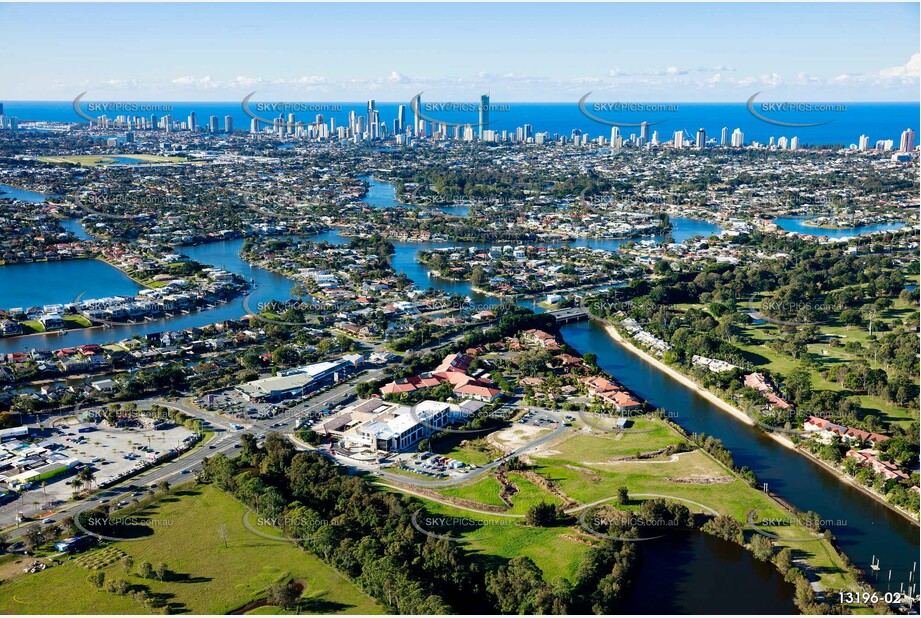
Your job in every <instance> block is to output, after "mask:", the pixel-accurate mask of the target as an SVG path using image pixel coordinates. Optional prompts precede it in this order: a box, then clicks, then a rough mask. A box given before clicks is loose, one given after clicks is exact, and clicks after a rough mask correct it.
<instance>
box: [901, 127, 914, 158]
mask: <svg viewBox="0 0 921 618" xmlns="http://www.w3.org/2000/svg"><path fill="white" fill-rule="evenodd" d="M914 149H915V130H914V129H905V130H904V131H902V139H901V140H900V141H899V150H901V151H902V152H911V151H913V150H914Z"/></svg>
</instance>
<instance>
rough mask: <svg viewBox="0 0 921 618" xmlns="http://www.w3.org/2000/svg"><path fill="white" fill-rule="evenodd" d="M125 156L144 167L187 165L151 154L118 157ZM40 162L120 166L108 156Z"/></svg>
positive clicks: (50, 159) (78, 156) (85, 165)
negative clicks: (150, 165) (145, 165)
mask: <svg viewBox="0 0 921 618" xmlns="http://www.w3.org/2000/svg"><path fill="white" fill-rule="evenodd" d="M118 156H124V157H127V158H129V159H136V161H132V162H131V165H144V164H155V163H185V161H186V160H187V159H186V158H185V157H162V156H160V155H149V154H125V155H118ZM38 160H39V161H42V162H43V163H66V164H73V163H76V164H77V165H80V166H83V167H101V166H106V165H113V164H118V160H117V159H113V158H112V157H110V156H107V155H68V156H62V157H39V158H38Z"/></svg>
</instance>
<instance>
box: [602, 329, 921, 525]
mask: <svg viewBox="0 0 921 618" xmlns="http://www.w3.org/2000/svg"><path fill="white" fill-rule="evenodd" d="M592 319H594V320H597V321H598V322H600V323H601V324H602V325H603V326H604V330H605V332H606V333H608V335H610V336H611V338H612V339H614V340H615V341H617V342H618V343H619V344H621V345H623V346H624V347H625V348H626V349H627V350H629V351H630V352H631V353H632V354H635V355H636V356H639V357H640V358H642V359H643V360H645V361H646V362H648V363H649V364H651V365H653V366H655V367H656V368H657V369H659V370H660V371H662V372H664V373H666V374H668V375H669V376H670V377H672V378H674V379H675V380H677V381H678V382H681V384H683V385H684V386H687V387H688V388H689V389H691V390H693V391H694V392H695V393H697V394H698V395H700V396H701V397H703V398H705V399H706V400H707V401H709V402H710V403H712V404H714V405H715V406H717V407H718V408H719V409H721V410H723V411H724V412H727V413H728V414H731V415H732V416H734V417H735V418H737V419H739V420H740V421H742V422H743V423H745V424H747V425H752V426H755V425H756V423H755V422H754V421H753V420H752V419H751V418H750V417H749V416H748V415H747V414H745V413H744V412H742V411H741V410H739V409H738V408H736V407H735V406H733V405H732V404H730V403H727V402H726V401H723V400H722V399H720V398H719V397H717V396H716V395H714V394H713V393H711V392H710V391H708V390H706V389H704V388H703V387H701V386H699V385H698V384H697V383H696V382H694V381H693V380H691V379H690V378H689V377H687V376H685V375H684V374H682V373H680V372H678V371H677V370H675V369H673V368H672V367H669V366H668V365H666V364H665V363H663V362H662V361H661V360H659V359H658V358H656V357H654V356H652V355H651V354H648V353H647V352H645V351H643V350H641V349H639V348H638V347H636V346H635V345H633V343H631V342H630V341H627V340H626V339H625V338H624V337H623V336H621V334H620V333H619V332H617V329H616V328H614V326H612V325H611V324H609V323H608V322H606V321H605V320H599V319H598V318H594V317H593V318H592ZM614 377H615V378H616V377H617V376H614ZM761 432H762V433H763V435H765V436H767V437H769V438H771V439H772V440H774V441H775V442H778V443H780V444H782V445H783V446H785V447H787V448H789V449H791V450H793V451H794V452H796V453H798V454H799V455H802V456H804V457H806V458H807V459H810V460H811V461H813V462H814V463H816V464H818V465H820V466H822V467H824V468H825V469H826V470H828V471H830V472H832V473H834V475H835V476H836V477H837V478H838V480H839V481H841V482H843V483H847V484H849V485H851V486H852V487H854V488H856V489H858V490H860V491H862V492H863V493H864V494H866V495H867V496H870V497H871V498H873V499H874V500H876V501H877V502H879V503H880V504H882V505H884V506H887V507H889V508H890V509H891V510H893V511H895V512H896V513H898V514H900V515H902V516H903V517H904V518H905V519H907V520H908V521H910V522H912V523H913V524H915V525H916V526H917V525H919V522H918V520H917V519H915V518H914V517H912V516H911V515H910V514H908V513H907V512H905V511H904V510H902V509H901V508H899V507H897V506H896V505H894V504H890V503H889V502H887V501H886V500H885V499H883V498H882V497H881V496H878V495H876V494H875V493H874V492H872V491H869V490H868V489H866V488H865V487H862V486H860V485H859V484H857V483H855V482H854V480H853V479H851V478H849V477H847V476H844V475H842V473H841V472H840V471H839V470H838V469H836V468H834V467H832V466H830V465H828V464H827V463H826V462H824V461H821V460H819V459H817V458H816V457H813V456H812V455H811V454H809V453H807V452H805V451H803V450H802V449H799V448H797V447H796V445H795V444H794V443H793V441H792V440H790V439H789V438H787V437H786V436H782V435H779V434H776V433H773V432H768V431H764V430H761Z"/></svg>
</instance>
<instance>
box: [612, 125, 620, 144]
mask: <svg viewBox="0 0 921 618" xmlns="http://www.w3.org/2000/svg"><path fill="white" fill-rule="evenodd" d="M619 137H620V128H619V127H611V145H612V146H613V145H614V144H615V142H617V138H619Z"/></svg>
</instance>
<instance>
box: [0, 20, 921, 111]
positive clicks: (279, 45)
mask: <svg viewBox="0 0 921 618" xmlns="http://www.w3.org/2000/svg"><path fill="white" fill-rule="evenodd" d="M0 24H2V27H0V58H2V62H0V101H2V100H72V99H73V98H74V97H75V96H77V95H78V94H80V93H81V92H84V91H86V92H87V93H88V94H87V96H86V98H87V100H113V101H232V100H239V99H241V98H242V97H244V96H246V95H247V94H249V93H250V92H257V96H256V97H254V100H264V101H270V100H279V101H358V100H363V99H366V98H376V99H377V100H380V101H406V100H408V99H410V98H411V97H412V96H414V95H415V94H417V93H419V92H424V93H425V95H424V96H425V98H426V100H437V101H472V100H474V99H476V97H478V96H479V95H480V94H482V93H484V92H487V91H488V92H489V93H490V94H491V95H492V100H493V101H494V102H497V101H509V102H527V101H559V102H570V101H574V100H577V99H579V98H580V97H581V96H582V95H584V94H586V93H588V92H590V91H591V92H593V95H592V99H598V98H602V97H603V98H605V99H606V100H620V101H657V102H658V101H661V102H667V101H681V102H694V101H700V102H713V101H720V102H736V101H745V100H747V99H748V97H750V96H751V95H753V94H754V93H755V92H759V91H760V92H762V93H763V94H762V95H760V96H759V99H765V100H772V101H781V100H782V101H918V100H919V88H921V86H919V83H921V80H919V77H921V53H919V50H921V33H919V28H918V24H919V5H918V3H867V4H864V3H834V4H833V3H808V4H807V3H802V4H798V3H792V4H791V3H750V4H743V3H739V4H736V3H715V4H704V3H676V4H670V3H651V4H646V3H644V4H630V3H615V4H596V3H591V4H526V3H503V4H497V3H487V4H473V3H470V4H455V3H451V4H448V3H443V4H412V3H408V4H397V3H371V4H360V3H339V4H319V3H318V4H251V3H227V4H223V3H200V4H189V3H183V4H169V3H163V4H140V3H137V4H122V3H102V4H88V3H87V4H84V3H72V4H16V3H14V4H7V3H3V4H0Z"/></svg>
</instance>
